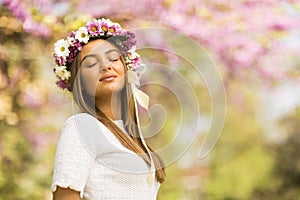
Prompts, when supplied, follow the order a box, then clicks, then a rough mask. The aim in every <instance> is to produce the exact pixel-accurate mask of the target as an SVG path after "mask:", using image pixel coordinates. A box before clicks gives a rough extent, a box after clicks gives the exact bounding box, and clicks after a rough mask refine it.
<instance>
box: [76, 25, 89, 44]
mask: <svg viewBox="0 0 300 200" xmlns="http://www.w3.org/2000/svg"><path fill="white" fill-rule="evenodd" d="M75 38H76V39H77V40H79V42H84V43H85V44H86V43H87V42H88V41H89V39H90V37H89V35H88V30H87V28H85V27H80V28H79V29H78V31H76V33H75Z"/></svg>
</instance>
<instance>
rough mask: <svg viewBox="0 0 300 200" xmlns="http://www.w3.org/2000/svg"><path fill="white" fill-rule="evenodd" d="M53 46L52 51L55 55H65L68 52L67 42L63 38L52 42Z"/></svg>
mask: <svg viewBox="0 0 300 200" xmlns="http://www.w3.org/2000/svg"><path fill="white" fill-rule="evenodd" d="M54 47H55V49H54V51H55V54H56V55H57V56H60V57H67V56H68V55H69V53H70V51H69V42H68V41H67V40H64V39H61V40H58V41H57V42H56V43H55V44H54Z"/></svg>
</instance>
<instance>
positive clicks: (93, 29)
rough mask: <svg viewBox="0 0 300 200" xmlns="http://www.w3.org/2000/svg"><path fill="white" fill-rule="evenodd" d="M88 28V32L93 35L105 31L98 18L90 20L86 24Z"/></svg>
mask: <svg viewBox="0 0 300 200" xmlns="http://www.w3.org/2000/svg"><path fill="white" fill-rule="evenodd" d="M86 28H87V29H88V32H89V34H90V35H91V36H97V35H99V34H101V33H103V31H102V29H101V25H100V24H99V22H98V21H97V20H92V21H89V22H88V23H87V25H86Z"/></svg>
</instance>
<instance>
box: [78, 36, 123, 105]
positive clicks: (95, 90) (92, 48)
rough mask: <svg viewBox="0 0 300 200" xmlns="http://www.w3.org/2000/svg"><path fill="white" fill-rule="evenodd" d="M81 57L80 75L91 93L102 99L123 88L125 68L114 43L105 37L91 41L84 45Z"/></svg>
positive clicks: (85, 88)
mask: <svg viewBox="0 0 300 200" xmlns="http://www.w3.org/2000/svg"><path fill="white" fill-rule="evenodd" d="M80 59H81V65H80V75H81V79H82V83H83V87H84V90H85V91H86V92H87V93H88V94H89V95H91V96H95V98H96V99H97V98H99V99H101V98H103V97H110V96H111V95H112V94H113V92H120V91H121V90H122V89H123V87H124V85H125V78H124V74H125V68H124V65H123V63H122V61H121V54H120V51H119V50H118V49H117V48H116V47H115V46H114V45H112V44H111V43H109V42H107V41H105V40H103V39H97V40H93V41H90V42H89V43H88V44H86V45H85V46H83V48H82V50H81V53H80Z"/></svg>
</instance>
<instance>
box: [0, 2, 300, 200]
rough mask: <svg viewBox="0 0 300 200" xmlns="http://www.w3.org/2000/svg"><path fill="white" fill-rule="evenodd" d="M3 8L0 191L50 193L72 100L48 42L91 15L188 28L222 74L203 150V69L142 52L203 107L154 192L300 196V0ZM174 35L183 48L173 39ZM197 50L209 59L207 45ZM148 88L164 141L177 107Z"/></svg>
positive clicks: (166, 195) (185, 197)
mask: <svg viewBox="0 0 300 200" xmlns="http://www.w3.org/2000/svg"><path fill="white" fill-rule="evenodd" d="M0 13H1V14H0V42H1V43H0V200H2V199H5V200H10V199H12V200H23V199H45V200H49V199H51V195H52V194H51V191H50V189H49V187H50V184H51V181H52V173H53V162H54V156H55V149H56V143H57V140H58V138H59V134H60V130H61V128H62V126H63V123H64V122H65V120H66V119H67V118H68V117H69V116H70V115H71V114H72V108H73V107H72V99H71V97H70V95H69V94H68V93H67V92H63V91H61V90H60V89H58V88H56V86H55V75H54V73H52V70H53V65H54V64H53V60H52V53H53V48H54V42H55V41H56V40H58V39H60V38H65V37H66V36H68V34H69V33H70V31H71V30H75V29H77V28H78V27H80V26H82V25H83V24H85V22H86V21H87V20H88V19H91V18H93V17H97V18H98V17H107V18H110V19H111V20H113V21H116V22H119V23H120V24H121V25H122V26H123V27H125V28H126V29H129V30H130V29H136V28H147V27H153V26H155V27H162V28H167V29H171V30H176V31H178V32H180V33H182V34H185V35H186V36H188V37H190V38H192V39H193V40H195V41H197V42H198V43H199V44H200V45H202V46H203V47H204V48H205V49H206V51H207V53H208V54H209V56H210V57H211V58H212V59H213V61H214V62H215V64H216V66H217V69H218V71H219V73H220V75H221V77H222V80H223V83H224V88H225V91H226V118H225V123H224V127H223V129H222V132H221V135H220V138H219V139H218V141H217V143H216V145H215V146H214V148H213V151H211V152H210V154H209V155H208V156H206V157H205V158H201V159H199V152H200V147H201V144H202V143H203V141H204V137H205V136H206V135H207V134H206V133H208V129H209V123H210V120H211V112H212V108H213V105H211V97H210V94H209V91H208V88H207V86H206V84H205V80H204V79H201V78H198V77H197V76H196V77H195V76H193V73H192V70H193V68H192V67H191V66H190V64H189V63H185V62H184V61H179V60H178V58H176V57H174V56H172V55H169V54H168V53H166V52H160V53H158V52H156V54H153V53H151V51H144V52H142V54H143V55H144V56H146V57H147V59H150V60H151V59H152V60H153V62H158V63H164V64H166V65H168V66H169V67H171V68H172V67H173V68H176V69H177V70H178V71H180V72H181V73H182V74H184V77H185V78H186V79H187V80H188V81H189V83H190V84H191V86H192V88H193V89H194V91H195V94H196V96H197V100H198V104H199V107H200V110H201V113H200V116H199V118H200V128H199V130H190V131H197V134H196V137H195V138H194V140H193V143H192V144H191V145H190V146H189V148H188V149H187V150H186V151H185V152H184V154H183V155H182V156H181V157H180V158H179V159H178V160H177V161H176V162H173V163H171V164H169V165H168V166H167V180H166V182H165V183H164V184H162V186H161V189H160V191H159V195H158V199H160V200H168V199H170V200H171V199H172V200H173V199H178V200H198V199H212V200H214V199H224V200H225V199H226V200H229V199H243V200H244V199H268V200H269V199H275V200H276V199H280V200H283V199H289V200H290V199H300V153H299V152H300V3H299V1H297V0H285V1H284V0H236V1H230V0H190V1H186V0H153V1H146V0H129V1H122V0H110V1H103V0H93V1H88V0H66V1H57V0H22V1H21V0H11V1H10V0H0ZM147 41H148V42H149V43H151V42H156V43H159V44H160V45H161V47H162V48H164V47H165V43H164V41H163V40H158V39H157V38H156V37H153V36H151V35H149V36H147V37H145V38H144V41H139V42H141V43H143V42H147ZM168 45H169V44H168ZM174 45H179V46H181V47H182V48H188V47H186V46H185V43H184V41H180V40H179V41H176V44H174ZM187 50H189V51H191V54H192V53H193V50H192V49H187ZM151 55H153V56H151ZM197 56H199V61H200V62H201V63H200V65H206V64H207V63H206V62H207V61H206V59H202V57H207V55H197ZM200 58H201V59H200ZM199 77H200V76H199ZM144 89H145V90H147V91H148V92H149V93H150V94H151V95H150V96H151V101H152V103H156V102H158V103H161V104H162V105H164V106H165V107H166V110H167V111H168V112H169V113H168V117H169V118H170V119H171V121H173V125H172V123H167V124H166V126H165V127H164V129H163V130H162V131H161V133H160V134H158V135H157V136H155V137H156V139H155V138H154V139H155V142H154V141H153V145H154V146H157V147H159V146H163V145H164V144H165V143H167V142H168V141H169V140H171V139H172V137H173V136H174V124H176V122H177V121H176V120H178V119H177V118H176V116H178V115H179V114H180V109H178V105H177V104H176V98H175V97H174V98H173V97H170V98H165V96H164V90H163V89H162V88H155V86H153V87H152V88H151V87H150V88H149V87H148V88H147V87H145V88H144ZM154 90H155V92H152V93H151V91H154ZM174 107H175V108H176V109H174ZM181 112H185V110H182V111H181ZM172 116H173V118H172ZM174 122H175V123H174ZM187 130H188V129H187ZM187 134H188V133H187ZM177 142H179V143H180V141H177ZM177 145H178V146H180V144H177Z"/></svg>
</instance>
